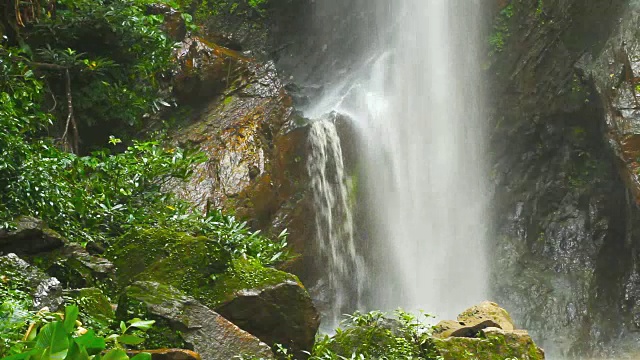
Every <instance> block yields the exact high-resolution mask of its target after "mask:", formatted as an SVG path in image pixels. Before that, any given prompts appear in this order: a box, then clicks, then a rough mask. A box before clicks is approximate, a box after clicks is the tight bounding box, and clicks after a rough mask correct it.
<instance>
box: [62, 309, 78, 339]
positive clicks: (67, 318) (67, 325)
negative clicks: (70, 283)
mask: <svg viewBox="0 0 640 360" xmlns="http://www.w3.org/2000/svg"><path fill="white" fill-rule="evenodd" d="M77 319H78V307H77V306H75V305H69V306H67V307H66V308H65V309H64V331H66V332H67V334H71V333H72V332H73V329H75V328H76V320H77Z"/></svg>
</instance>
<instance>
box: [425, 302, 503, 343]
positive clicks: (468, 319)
mask: <svg viewBox="0 0 640 360" xmlns="http://www.w3.org/2000/svg"><path fill="white" fill-rule="evenodd" d="M488 327H495V328H499V329H504V330H513V329H514V325H513V320H511V316H510V315H509V313H508V312H507V311H506V310H505V309H503V308H501V307H500V306H498V304H496V303H494V302H490V301H485V302H482V303H480V304H478V305H475V306H472V307H470V308H469V309H467V310H465V311H463V312H462V313H461V314H460V315H458V320H457V321H453V320H443V321H441V322H439V323H438V324H437V325H436V326H435V327H434V331H433V336H434V337H437V338H442V339H445V338H448V337H477V335H478V333H479V332H480V330H482V329H485V328H488Z"/></svg>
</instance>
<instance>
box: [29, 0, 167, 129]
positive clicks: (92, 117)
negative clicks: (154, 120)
mask: <svg viewBox="0 0 640 360" xmlns="http://www.w3.org/2000/svg"><path fill="white" fill-rule="evenodd" d="M144 5H145V2H144V1H134V0H59V1H57V4H56V12H55V16H45V17H43V18H42V19H41V21H39V22H38V23H37V24H35V25H34V26H33V27H32V28H30V29H28V31H25V33H24V37H25V39H24V41H25V44H26V45H28V46H27V49H29V51H28V54H27V55H28V56H29V57H30V58H31V59H32V60H34V61H36V62H38V63H46V64H55V65H59V66H63V67H66V68H68V69H69V71H70V73H71V80H72V84H71V85H72V86H71V89H72V95H73V106H74V113H75V117H76V119H77V120H78V122H79V124H81V125H88V126H94V125H100V126H101V128H104V127H105V126H107V125H108V126H109V127H111V128H113V127H116V128H117V127H120V126H123V125H128V126H137V125H140V124H141V120H142V119H143V117H144V116H145V115H146V114H149V113H151V112H153V111H154V110H158V109H160V107H161V106H168V105H169V102H170V99H168V98H167V97H166V95H162V94H161V93H160V91H159V89H160V82H159V81H160V80H161V79H162V77H163V76H164V75H165V74H166V73H167V72H168V71H169V70H170V69H171V68H172V57H171V52H172V49H173V43H172V42H171V41H170V40H169V39H168V38H167V37H166V36H165V34H164V33H163V32H162V31H161V30H160V25H161V24H162V21H163V18H162V16H160V15H148V14H147V13H146V8H145V6H144ZM44 74H45V78H46V83H47V84H48V85H49V88H51V89H52V91H53V93H52V96H53V97H54V99H55V100H56V101H55V103H54V104H53V106H54V107H55V111H56V113H58V114H60V115H64V116H65V117H66V111H67V107H66V106H65V105H66V104H67V98H66V95H67V94H66V88H65V86H64V81H62V80H63V74H62V72H60V71H45V72H44ZM56 104H57V105H58V106H57V107H56V106H55V105H56ZM61 118H63V117H62V116H61Z"/></svg>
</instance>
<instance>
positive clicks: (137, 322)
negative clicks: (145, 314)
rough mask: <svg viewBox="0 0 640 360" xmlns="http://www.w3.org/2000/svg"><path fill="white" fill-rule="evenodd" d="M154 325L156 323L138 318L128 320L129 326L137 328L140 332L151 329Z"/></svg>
mask: <svg viewBox="0 0 640 360" xmlns="http://www.w3.org/2000/svg"><path fill="white" fill-rule="evenodd" d="M155 323H156V321H155V320H141V319H138V318H135V319H132V320H129V326H131V327H134V328H138V329H140V330H149V329H151V326H152V325H153V324H155Z"/></svg>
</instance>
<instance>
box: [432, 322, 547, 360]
mask: <svg viewBox="0 0 640 360" xmlns="http://www.w3.org/2000/svg"><path fill="white" fill-rule="evenodd" d="M432 341H433V342H432V343H433V345H434V346H435V347H436V349H437V351H438V353H439V354H440V355H441V356H442V358H443V359H444V360H465V359H469V360H472V359H482V360H505V359H518V360H543V359H544V352H543V351H542V350H541V349H540V348H538V347H537V346H536V344H535V343H534V342H533V340H532V339H531V337H530V336H529V334H528V333H527V332H526V331H524V330H511V331H506V330H502V329H498V328H486V329H484V330H482V331H481V332H480V334H479V337H477V338H467V337H450V338H447V339H438V338H433V339H432Z"/></svg>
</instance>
